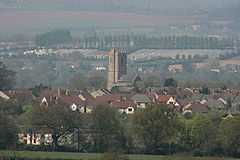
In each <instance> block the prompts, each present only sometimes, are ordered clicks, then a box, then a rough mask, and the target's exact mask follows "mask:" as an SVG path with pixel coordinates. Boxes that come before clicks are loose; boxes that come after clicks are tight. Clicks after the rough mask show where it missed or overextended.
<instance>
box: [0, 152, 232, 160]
mask: <svg viewBox="0 0 240 160" xmlns="http://www.w3.org/2000/svg"><path fill="white" fill-rule="evenodd" d="M0 156H16V157H21V158H32V159H34V158H38V159H59V160H99V159H101V157H102V154H92V153H91V154H89V153H65V152H31V151H0ZM129 158H130V160H237V159H233V158H232V159H231V158H217V157H201V158H200V157H188V156H176V155H175V156H154V155H129Z"/></svg>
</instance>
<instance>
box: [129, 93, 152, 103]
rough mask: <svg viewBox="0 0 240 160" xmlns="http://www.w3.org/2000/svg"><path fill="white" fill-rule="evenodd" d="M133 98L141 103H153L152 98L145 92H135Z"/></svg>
mask: <svg viewBox="0 0 240 160" xmlns="http://www.w3.org/2000/svg"><path fill="white" fill-rule="evenodd" d="M131 100H133V101H135V102H137V103H139V102H143V103H151V100H150V98H149V97H148V96H146V95H145V94H135V95H134V96H132V98H131Z"/></svg>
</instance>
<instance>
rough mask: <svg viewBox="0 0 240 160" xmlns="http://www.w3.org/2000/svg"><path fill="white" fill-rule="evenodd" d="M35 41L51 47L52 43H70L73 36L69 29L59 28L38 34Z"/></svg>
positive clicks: (39, 44)
mask: <svg viewBox="0 0 240 160" xmlns="http://www.w3.org/2000/svg"><path fill="white" fill-rule="evenodd" d="M35 41H36V44H37V45H38V46H41V47H49V46H52V45H57V44H63V43H69V42H71V41H72V36H71V33H70V31H68V30H63V29H57V30H52V31H50V32H47V33H43V34H40V35H37V36H36V39H35Z"/></svg>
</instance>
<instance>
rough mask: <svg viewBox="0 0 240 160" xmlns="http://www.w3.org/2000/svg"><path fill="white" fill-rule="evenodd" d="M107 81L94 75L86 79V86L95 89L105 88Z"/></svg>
mask: <svg viewBox="0 0 240 160" xmlns="http://www.w3.org/2000/svg"><path fill="white" fill-rule="evenodd" d="M106 84H107V80H106V78H105V77H104V76H100V75H95V76H91V77H89V78H88V86H91V87H93V88H95V89H100V88H105V86H106Z"/></svg>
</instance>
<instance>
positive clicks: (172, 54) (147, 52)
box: [129, 49, 229, 60]
mask: <svg viewBox="0 0 240 160" xmlns="http://www.w3.org/2000/svg"><path fill="white" fill-rule="evenodd" d="M228 52H229V50H217V49H215V50H210V49H205V50H203V49H188V50H178V49H176V50H174V49H170V50H169V49H162V50H161V49H160V50H156V49H142V50H138V51H136V52H134V53H131V54H130V55H129V58H130V59H131V60H151V59H156V58H158V57H163V58H173V59H175V58H176V56H177V55H179V56H180V58H181V57H182V56H183V55H185V56H186V58H188V55H191V56H192V57H194V55H199V56H206V55H207V56H208V57H209V58H217V57H219V55H225V54H226V53H228Z"/></svg>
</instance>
